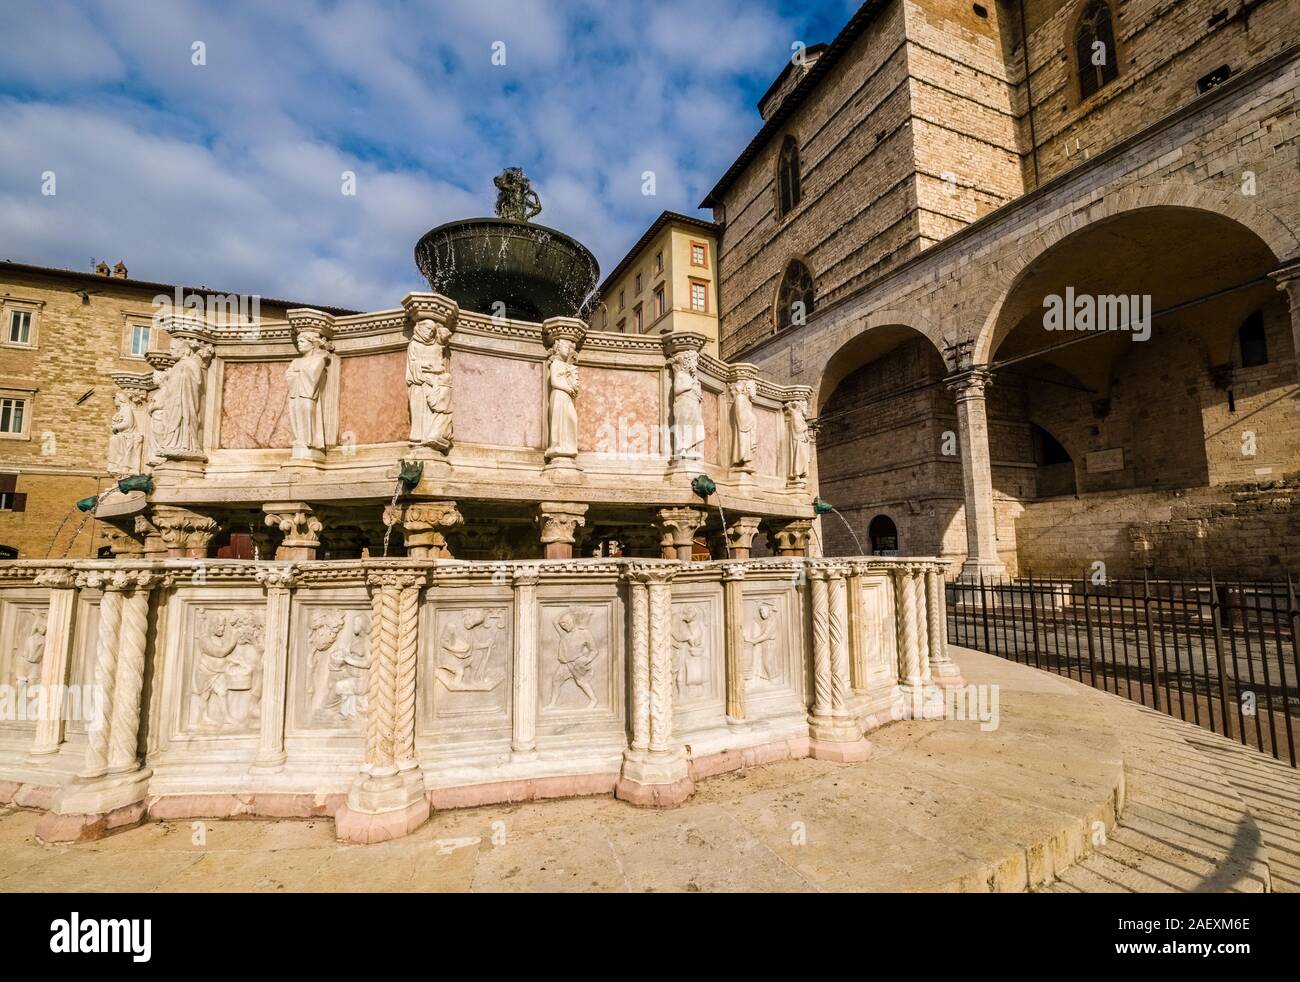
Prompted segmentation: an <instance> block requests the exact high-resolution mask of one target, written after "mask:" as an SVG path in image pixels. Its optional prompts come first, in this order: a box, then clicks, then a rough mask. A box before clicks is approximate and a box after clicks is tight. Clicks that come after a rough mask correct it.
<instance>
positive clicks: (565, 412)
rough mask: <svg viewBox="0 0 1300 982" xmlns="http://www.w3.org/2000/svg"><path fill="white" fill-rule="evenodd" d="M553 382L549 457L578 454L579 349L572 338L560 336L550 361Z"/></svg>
mask: <svg viewBox="0 0 1300 982" xmlns="http://www.w3.org/2000/svg"><path fill="white" fill-rule="evenodd" d="M547 372H548V373H549V375H550V383H551V415H550V432H551V445H550V446H549V447H547V448H546V459H547V460H553V459H554V458H556V457H576V456H577V455H578V409H577V407H576V406H575V405H574V399H576V398H577V396H578V352H577V349H576V347H575V346H574V343H573V341H572V339H570V338H557V339H556V341H555V347H554V348H553V349H552V352H551V357H550V359H549V360H548V363H547Z"/></svg>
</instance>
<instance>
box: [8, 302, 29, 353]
mask: <svg viewBox="0 0 1300 982" xmlns="http://www.w3.org/2000/svg"><path fill="white" fill-rule="evenodd" d="M9 343H10V344H27V345H29V344H31V343H32V312H31V311H30V310H11V311H9Z"/></svg>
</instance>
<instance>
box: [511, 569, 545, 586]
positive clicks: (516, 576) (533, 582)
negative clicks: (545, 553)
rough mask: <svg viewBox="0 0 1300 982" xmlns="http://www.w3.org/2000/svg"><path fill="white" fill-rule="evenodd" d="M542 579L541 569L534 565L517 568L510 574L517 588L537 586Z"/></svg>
mask: <svg viewBox="0 0 1300 982" xmlns="http://www.w3.org/2000/svg"><path fill="white" fill-rule="evenodd" d="M541 578H542V571H541V568H540V567H538V566H532V565H529V566H516V567H515V568H514V570H513V571H512V572H511V574H510V579H511V581H512V582H513V584H514V585H515V586H537V584H538V582H539V581H540V580H541Z"/></svg>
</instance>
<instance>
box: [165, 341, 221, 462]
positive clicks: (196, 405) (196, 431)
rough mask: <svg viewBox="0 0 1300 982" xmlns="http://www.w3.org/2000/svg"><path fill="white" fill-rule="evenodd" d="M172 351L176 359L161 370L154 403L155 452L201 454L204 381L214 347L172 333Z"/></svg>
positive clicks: (171, 455) (181, 457)
mask: <svg viewBox="0 0 1300 982" xmlns="http://www.w3.org/2000/svg"><path fill="white" fill-rule="evenodd" d="M171 354H172V356H173V357H175V359H176V363H175V364H174V365H172V367H171V368H169V369H167V371H166V372H165V373H163V375H162V380H161V385H160V386H159V388H158V393H157V396H156V397H155V403H154V405H155V407H156V410H155V411H156V412H157V417H156V424H155V425H156V427H157V429H156V431H155V435H156V441H157V442H156V453H157V455H158V456H159V457H162V458H164V459H169V458H170V459H177V460H187V459H189V460H192V459H195V458H201V457H202V456H203V443H202V440H201V438H200V430H201V427H202V421H203V382H204V379H205V378H206V377H207V369H208V362H210V361H211V360H212V355H213V348H212V345H210V344H206V343H204V342H202V341H196V340H194V339H192V338H184V337H179V338H178V337H173V338H172V343H171Z"/></svg>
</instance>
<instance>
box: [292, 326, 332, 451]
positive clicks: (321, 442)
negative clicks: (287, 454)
mask: <svg viewBox="0 0 1300 982" xmlns="http://www.w3.org/2000/svg"><path fill="white" fill-rule="evenodd" d="M294 345H295V346H296V347H297V349H298V357H297V358H295V359H294V360H293V361H291V362H289V367H288V368H286V369H285V370H284V378H285V381H286V382H287V383H288V387H289V426H290V428H291V429H292V430H293V455H294V456H295V457H308V456H311V455H312V452H313V451H315V452H316V453H324V452H325V408H324V400H323V398H322V397H323V396H324V394H325V375H326V371H327V370H328V368H329V361H330V352H331V351H332V350H333V345H332V344H330V342H329V339H328V338H326V337H325V335H324V334H323V333H322V332H320V331H315V330H306V329H302V330H299V331H298V332H297V334H296V336H295V338H294Z"/></svg>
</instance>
